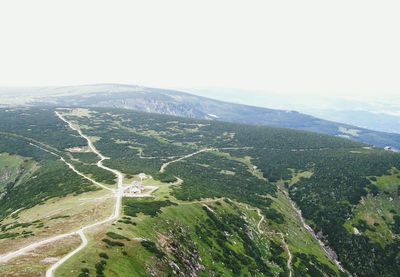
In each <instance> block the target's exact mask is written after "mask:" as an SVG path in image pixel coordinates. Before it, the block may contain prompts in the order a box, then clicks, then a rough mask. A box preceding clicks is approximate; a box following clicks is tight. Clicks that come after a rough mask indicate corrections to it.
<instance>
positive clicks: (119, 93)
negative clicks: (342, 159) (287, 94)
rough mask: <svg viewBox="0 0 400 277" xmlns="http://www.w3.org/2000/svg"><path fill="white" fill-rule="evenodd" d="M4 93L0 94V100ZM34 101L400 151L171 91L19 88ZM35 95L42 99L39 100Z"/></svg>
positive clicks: (385, 140) (336, 126)
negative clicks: (298, 133) (320, 136)
mask: <svg viewBox="0 0 400 277" xmlns="http://www.w3.org/2000/svg"><path fill="white" fill-rule="evenodd" d="M7 89H9V88H0V94H1V93H3V94H4V93H5V91H7ZM14 89H15V88H14ZM17 90H19V91H20V92H22V93H23V92H24V90H29V91H30V92H32V90H34V91H35V92H36V94H37V95H38V96H37V97H34V98H31V99H29V101H28V102H25V103H22V104H23V105H33V106H42V105H46V106H65V107H92V108H93V107H105V108H108V107H111V108H124V109H132V110H138V111H144V112H152V113H159V114H167V115H175V116H180V117H188V118H196V119H207V120H218V121H226V122H233V123H242V124H251V125H262V126H271V127H282V128H291V129H298V130H306V131H312V132H318V133H324V134H328V135H333V136H340V137H345V138H348V139H352V140H355V141H359V142H363V143H367V144H370V145H374V146H378V147H386V146H390V147H392V148H394V149H398V148H400V134H394V133H386V132H380V131H374V130H369V129H366V128H360V127H356V126H353V125H350V124H346V123H339V122H334V121H329V120H324V119H320V118H317V117H314V116H311V115H308V114H304V113H300V112H297V111H291V110H278V109H270V108H263V107H257V106H251V105H245V104H237V103H229V102H225V101H221V100H215V99H211V98H207V97H203V96H197V95H194V94H191V93H187V92H182V91H176V90H171V89H160V88H150V87H143V86H137V85H127V84H91V85H82V86H66V87H40V88H19V89H17ZM40 93H42V94H43V95H42V96H40Z"/></svg>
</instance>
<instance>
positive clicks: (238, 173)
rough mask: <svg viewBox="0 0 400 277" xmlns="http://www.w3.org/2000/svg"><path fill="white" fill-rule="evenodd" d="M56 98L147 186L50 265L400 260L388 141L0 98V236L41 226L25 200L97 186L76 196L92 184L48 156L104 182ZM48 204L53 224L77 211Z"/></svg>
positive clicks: (100, 271) (103, 270)
mask: <svg viewBox="0 0 400 277" xmlns="http://www.w3.org/2000/svg"><path fill="white" fill-rule="evenodd" d="M56 111H58V112H59V113H60V114H61V115H62V116H63V117H64V118H66V120H68V121H69V122H72V127H74V128H75V127H76V128H79V130H80V131H81V132H82V133H83V134H85V135H86V136H87V137H88V138H90V140H91V141H92V142H93V144H94V145H95V146H96V148H97V149H98V151H99V152H100V153H102V155H104V156H105V157H107V158H108V159H104V165H106V166H108V167H109V168H114V169H116V170H119V171H121V172H122V173H123V174H124V178H125V180H124V182H125V185H128V184H129V183H131V182H132V181H135V180H136V181H137V180H141V179H142V177H138V176H141V175H139V174H140V173H145V176H147V177H146V178H147V179H145V180H144V181H143V184H144V187H145V188H147V186H148V187H149V188H155V189H156V190H154V191H153V194H152V195H149V196H146V197H144V198H134V197H124V198H123V200H122V207H123V213H122V215H121V217H120V218H119V220H118V221H116V222H114V223H113V224H108V225H105V226H102V227H101V228H100V227H99V228H98V229H96V230H93V231H91V232H90V235H89V246H90V247H86V248H85V249H84V250H82V251H80V252H79V253H78V254H76V255H75V256H74V257H73V258H71V259H69V260H68V261H67V262H66V263H65V264H63V266H61V267H60V268H59V271H57V274H59V275H60V276H66V275H69V274H70V273H71V272H74V274H75V276H78V275H79V276H96V275H97V276H163V274H164V273H167V274H170V275H172V276H188V275H189V276H218V275H227V276H249V275H250V276H346V275H347V274H348V273H351V274H352V275H357V276H396V274H397V273H398V272H399V270H400V256H399V255H400V254H399V253H400V238H399V236H400V233H399V227H398V226H399V224H400V219H399V218H400V217H399V215H400V171H399V170H400V154H396V153H392V152H387V151H384V150H381V149H376V148H372V147H370V146H367V145H364V144H361V143H358V142H352V141H350V140H347V139H342V138H337V137H332V136H328V135H323V134H317V133H312V132H306V131H295V130H289V129H280V128H272V127H262V126H249V125H238V124H233V123H223V122H214V121H207V120H194V119H184V118H179V117H173V116H165V115H157V114H149V113H142V112H135V111H127V110H121V109H108V108H103V109H100V108H98V109H90V110H87V109H58V110H55V109H52V108H31V109H13V110H10V109H8V110H6V109H3V110H1V111H0V130H1V134H0V140H1V142H2V143H1V146H0V153H3V154H2V155H1V156H0V172H3V171H1V170H4V166H3V167H2V163H1V159H3V158H4V159H10V157H14V158H13V160H14V162H13V163H12V165H13V166H12V168H13V169H12V170H11V169H8V170H9V172H13V173H12V174H10V176H12V177H9V178H8V179H7V181H4V184H5V185H3V186H5V189H4V190H5V193H3V196H2V199H1V200H0V219H2V221H0V224H1V228H2V231H3V233H5V234H7V235H6V236H3V237H4V238H1V239H0V245H1V244H3V245H7V247H11V246H9V243H10V240H9V239H10V237H11V236H16V237H18V236H20V237H22V236H27V234H28V236H30V239H32V237H34V236H35V234H37V233H38V232H39V230H43V229H41V228H43V225H42V227H38V228H36V227H32V226H26V227H23V225H22V226H21V224H24V223H26V221H23V219H24V218H25V216H26V213H30V210H31V209H37V208H38V207H42V208H41V209H46V207H48V205H57V203H61V202H58V201H64V200H65V201H67V200H68V201H69V202H68V203H70V202H71V201H72V200H71V199H74V201H77V202H71V203H73V204H69V205H74V206H79V205H83V204H82V203H85V202H82V201H85V199H92V200H90V201H91V202H90V203H92V204H90V205H100V204H101V203H103V202H102V201H108V200H107V199H109V198H110V197H109V196H107V195H106V194H105V195H102V196H101V197H100V196H96V198H87V197H86V196H85V195H91V194H96V195H97V194H98V193H103V192H104V191H105V190H103V189H101V187H100V188H99V187H98V186H97V187H96V186H94V185H93V183H91V182H90V181H88V179H85V178H82V176H80V175H77V174H76V172H74V171H72V170H70V168H69V167H68V166H66V164H65V163H64V162H62V161H61V160H60V158H61V157H63V159H64V161H66V162H69V163H70V164H71V165H73V166H74V167H75V168H76V169H77V170H78V171H79V172H82V174H84V175H85V176H90V177H91V178H93V179H94V180H96V181H97V182H100V183H101V184H102V185H103V186H105V187H106V188H108V187H110V188H111V187H112V185H113V184H114V183H115V178H116V176H114V175H113V174H112V173H110V172H109V171H106V170H102V169H101V168H99V167H98V166H96V162H97V161H98V157H97V156H96V154H95V153H93V152H90V149H88V148H87V144H86V143H85V141H84V140H83V139H82V137H81V136H79V134H78V133H77V132H74V131H73V130H72V129H71V126H68V124H67V123H66V122H63V121H62V120H60V118H59V117H57V116H56V115H55V112H56ZM139 178H140V179H139ZM71 195H72V196H73V195H81V196H78V197H77V198H69V197H70V196H71ZM82 195H83V196H82ZM107 197H108V198H107ZM292 201H294V202H295V203H294V202H292ZM88 203H89V202H88ZM104 203H106V202H104ZM88 205H89V204H88ZM68 207H70V206H68ZM96 207H98V206H96ZM99 207H100V206H99ZM21 209H22V210H21ZM70 209H73V208H72V206H71V207H70ZM97 209H99V208H97ZM298 209H300V210H301V214H302V215H303V216H304V218H305V222H303V218H302V217H301V215H300V212H299V210H298ZM73 211H74V212H77V213H79V211H76V210H73ZM51 216H53V217H55V218H56V219H54V220H49V219H48V218H47V219H46V218H44V219H42V222H43V223H44V225H45V226H52V225H51V224H52V222H53V221H56V220H58V219H59V218H60V216H61V217H62V222H63V224H64V225H68V224H71V226H72V224H77V225H78V226H81V225H82V224H84V223H82V218H81V219H80V220H81V221H80V222H78V221H77V220H79V218H80V217H79V216H78V215H76V216H75V215H72V214H71V216H69V214H68V212H66V213H62V214H57V213H55V214H53V213H52V214H51ZM57 216H58V217H57ZM91 220H93V219H91ZM48 222H49V223H48ZM18 224H19V225H18ZM30 224H31V225H33V226H36V225H39V226H41V225H40V223H38V222H33V223H32V222H30ZM307 224H308V225H310V227H311V228H312V229H313V231H314V232H315V233H314V232H312V230H310V229H309V228H308V227H307ZM13 226H16V227H15V228H14V227H13ZM73 226H75V225H73ZM23 228H30V229H23ZM16 230H17V231H16ZM44 230H48V231H49V232H50V230H51V228H49V229H44ZM20 239H21V240H22V238H20ZM2 240H3V241H2ZM318 240H321V241H323V242H324V243H325V244H326V247H324V248H322V247H321V245H320V243H319V241H318ZM0 258H1V256H0ZM337 261H339V262H340V264H341V266H342V267H343V268H342V267H341V266H338V265H337V264H336V262H337ZM3 270H5V271H2V272H3V273H7V272H8V271H7V268H6V267H4V269H3ZM76 270H78V271H76Z"/></svg>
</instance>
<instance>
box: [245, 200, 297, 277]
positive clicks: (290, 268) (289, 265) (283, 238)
mask: <svg viewBox="0 0 400 277" xmlns="http://www.w3.org/2000/svg"><path fill="white" fill-rule="evenodd" d="M246 210H248V211H255V212H257V214H258V216H259V217H260V221H259V222H258V224H257V230H258V232H259V233H260V234H265V232H264V231H263V230H262V229H261V224H262V223H263V221H265V217H264V215H263V214H262V213H261V210H260V209H259V208H250V207H249V206H248V205H246ZM267 234H272V235H278V236H280V237H281V241H282V244H283V245H284V247H285V250H286V253H287V255H288V260H287V268H288V270H289V277H292V275H293V269H292V261H293V256H292V253H291V252H290V249H289V245H288V244H287V242H286V240H285V235H284V234H283V233H281V232H268V233H267Z"/></svg>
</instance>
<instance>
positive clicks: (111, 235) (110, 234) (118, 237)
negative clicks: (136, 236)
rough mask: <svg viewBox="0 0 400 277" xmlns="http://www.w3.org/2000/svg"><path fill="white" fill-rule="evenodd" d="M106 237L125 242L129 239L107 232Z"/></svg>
mask: <svg viewBox="0 0 400 277" xmlns="http://www.w3.org/2000/svg"><path fill="white" fill-rule="evenodd" d="M107 236H108V237H110V238H112V239H115V240H127V241H129V240H130V239H129V238H127V237H125V236H122V235H120V234H117V233H114V232H107Z"/></svg>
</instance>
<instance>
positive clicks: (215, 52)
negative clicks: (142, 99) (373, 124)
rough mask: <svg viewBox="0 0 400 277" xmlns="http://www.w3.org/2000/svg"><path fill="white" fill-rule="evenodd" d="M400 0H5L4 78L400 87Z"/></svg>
mask: <svg viewBox="0 0 400 277" xmlns="http://www.w3.org/2000/svg"><path fill="white" fill-rule="evenodd" d="M399 14H400V2H399V1H385V0H379V1H368V0H363V1H356V0H355V1H351V0H346V1H341V0H336V1H324V0H317V1H308V0H302V1H298V0H296V1H285V0H282V1H268V0H263V1H257V0H247V1H239V0H238V1H236V0H229V1H226V0H212V1H209V0H201V1H192V0H182V1H180V0H168V1H165V0H164V1H154V0H143V1H135V0H127V1H122V0H112V1H111V0H109V1H102V0H94V1H92V0H84V1H82V0H79V1H77V0H68V1H63V0H57V1H56V0H35V1H32V0H27V1H22V0H2V1H1V2H0V38H1V39H0V86H44V85H79V84H92V83H127V84H140V85H148V86H156V87H170V88H172V87H173V88H226V89H229V88H232V89H241V90H258V91H268V92H273V93H279V94H294V95H297V96H299V95H300V96H301V95H335V96H341V97H349V98H358V99H364V98H380V97H391V96H397V95H400V78H399V76H400V50H399V49H400V36H399V26H400V16H399Z"/></svg>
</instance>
